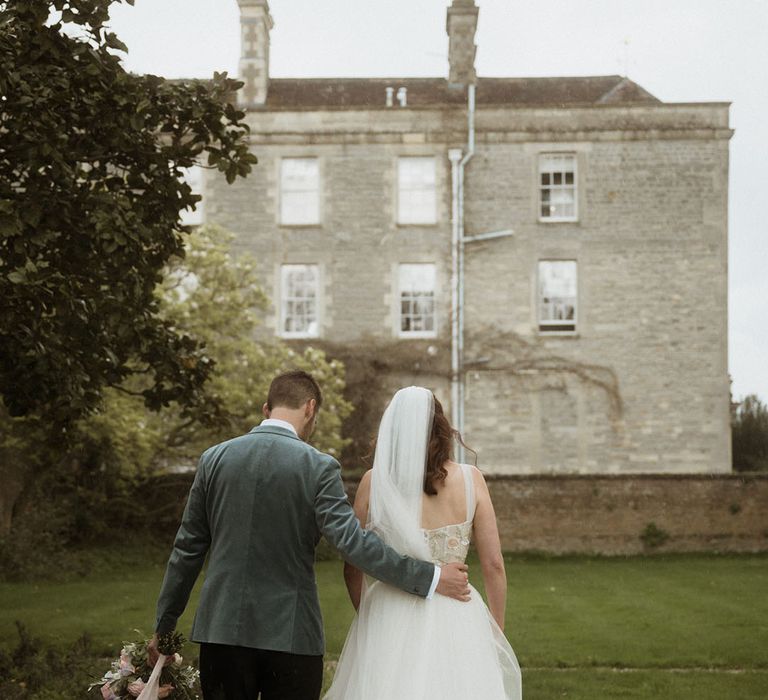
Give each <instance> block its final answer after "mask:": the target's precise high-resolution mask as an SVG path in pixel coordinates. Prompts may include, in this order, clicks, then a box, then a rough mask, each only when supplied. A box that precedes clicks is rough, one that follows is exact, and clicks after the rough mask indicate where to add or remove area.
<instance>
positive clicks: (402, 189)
mask: <svg viewBox="0 0 768 700" xmlns="http://www.w3.org/2000/svg"><path fill="white" fill-rule="evenodd" d="M416 161H419V162H422V163H430V164H431V165H432V173H431V174H432V178H433V179H432V182H431V183H427V184H425V185H421V186H417V187H406V186H405V184H404V182H403V180H404V178H403V169H404V167H405V166H407V164H408V163H414V162H416ZM420 192H421V193H426V194H427V195H428V196H431V200H432V201H431V202H430V213H429V215H428V216H419V215H414V214H413V213H412V210H410V211H409V210H407V208H404V207H406V202H407V195H408V194H409V193H420ZM437 206H438V197H437V158H435V156H399V157H398V159H397V223H398V224H399V225H401V226H434V225H435V224H437Z"/></svg>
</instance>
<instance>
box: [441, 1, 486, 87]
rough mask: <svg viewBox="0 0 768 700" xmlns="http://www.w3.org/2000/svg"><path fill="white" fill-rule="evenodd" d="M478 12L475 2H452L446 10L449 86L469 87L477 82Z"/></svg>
mask: <svg viewBox="0 0 768 700" xmlns="http://www.w3.org/2000/svg"><path fill="white" fill-rule="evenodd" d="M478 12H479V10H478V8H477V6H476V5H475V0H453V2H452V3H451V6H450V7H449V8H448V19H447V22H446V31H447V32H448V62H449V64H450V72H449V74H448V82H449V83H450V84H451V85H469V84H471V83H474V82H475V81H476V80H477V73H476V71H475V52H476V51H477V46H475V31H476V30H477V14H478Z"/></svg>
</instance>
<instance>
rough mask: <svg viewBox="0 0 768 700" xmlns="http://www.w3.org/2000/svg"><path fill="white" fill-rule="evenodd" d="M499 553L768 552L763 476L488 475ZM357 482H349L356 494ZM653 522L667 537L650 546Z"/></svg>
mask: <svg viewBox="0 0 768 700" xmlns="http://www.w3.org/2000/svg"><path fill="white" fill-rule="evenodd" d="M486 479H487V483H488V488H489V490H490V492H491V498H492V499H493V502H494V507H495V509H496V516H497V519H498V522H499V531H500V534H501V543H502V548H503V549H504V551H508V552H521V551H541V552H547V553H552V554H565V553H572V552H573V553H594V554H607V555H617V554H640V553H647V552H650V551H658V552H695V551H717V552H765V551H768V474H717V475H704V474H701V475H699V474H696V475H688V474H685V475H684V474H664V475H655V474H648V475H645V474H642V475H638V474H633V475H610V476H607V475H599V476H598V475H513V476H487V477H486ZM356 486H357V482H356V481H352V480H349V481H347V487H348V493H350V494H352V493H354V490H355V488H356ZM650 523H654V524H655V525H656V527H657V528H659V529H660V530H663V531H664V532H666V533H667V534H668V535H669V539H667V540H666V542H665V543H663V544H661V545H659V546H656V547H649V546H647V545H646V544H644V542H643V540H642V539H641V534H642V533H643V531H644V530H645V528H646V527H648V525H649V524H650Z"/></svg>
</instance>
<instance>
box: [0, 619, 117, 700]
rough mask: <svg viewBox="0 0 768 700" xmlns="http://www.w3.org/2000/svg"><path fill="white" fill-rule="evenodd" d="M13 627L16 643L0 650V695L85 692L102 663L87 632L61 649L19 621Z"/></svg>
mask: <svg viewBox="0 0 768 700" xmlns="http://www.w3.org/2000/svg"><path fill="white" fill-rule="evenodd" d="M16 630H17V632H18V637H19V639H18V642H17V643H16V646H15V647H14V648H12V649H9V650H5V649H0V698H3V700H54V699H56V700H58V699H59V698H81V697H83V696H85V695H86V690H87V688H88V685H89V684H90V683H91V681H92V680H93V678H94V676H96V675H97V673H96V670H97V669H99V668H101V667H102V666H103V665H104V662H103V660H101V659H99V658H98V656H97V655H96V654H95V653H94V651H93V649H92V645H91V639H90V637H89V636H88V635H87V634H83V636H81V637H80V638H79V639H77V640H76V641H75V642H74V643H73V644H71V645H69V646H68V647H66V648H63V649H60V648H56V647H53V646H51V645H48V644H45V643H43V642H42V641H41V640H40V639H37V638H35V637H33V636H32V635H31V634H30V633H29V631H28V630H27V628H26V626H25V625H24V624H23V623H21V622H18V621H17V622H16Z"/></svg>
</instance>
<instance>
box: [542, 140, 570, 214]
mask: <svg viewBox="0 0 768 700" xmlns="http://www.w3.org/2000/svg"><path fill="white" fill-rule="evenodd" d="M548 157H557V158H563V157H568V158H570V159H571V160H572V162H573V183H572V184H570V185H568V184H566V183H565V182H562V183H559V184H557V185H556V184H554V182H553V181H552V180H553V179H554V178H553V177H552V176H553V175H554V173H555V172H563V173H567V172H568V171H554V170H544V169H543V166H544V162H545V160H546V159H547V158H548ZM578 161H579V159H578V156H577V154H576V153H574V152H573V151H560V152H558V151H548V152H544V153H539V157H538V164H537V170H536V191H537V192H538V209H537V211H538V218H539V221H540V222H542V223H557V222H562V221H578V220H579V162H578ZM545 173H548V174H550V176H551V177H550V182H549V184H548V185H545V184H543V183H542V175H544V174H545ZM545 189H546V190H548V191H549V192H550V202H551V195H552V192H558V191H561V192H562V191H566V190H569V189H571V190H572V191H573V216H544V215H543V214H542V207H543V206H544V197H543V192H544V190H545Z"/></svg>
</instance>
